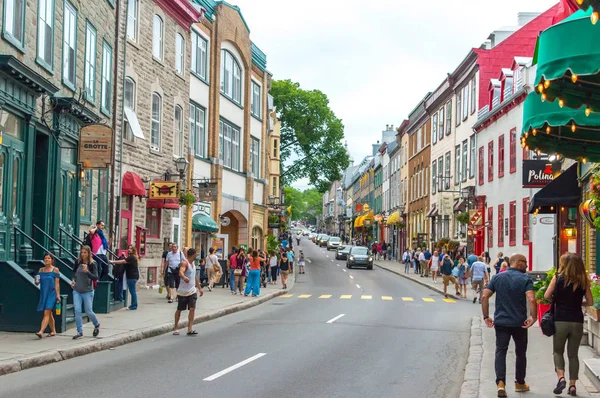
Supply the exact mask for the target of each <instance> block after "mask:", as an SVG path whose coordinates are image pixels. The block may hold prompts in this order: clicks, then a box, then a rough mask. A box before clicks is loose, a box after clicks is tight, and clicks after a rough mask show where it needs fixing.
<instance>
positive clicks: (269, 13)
mask: <svg viewBox="0 0 600 398" xmlns="http://www.w3.org/2000/svg"><path fill="white" fill-rule="evenodd" d="M229 1H230V2H231V3H232V4H236V5H238V6H239V7H240V8H241V11H242V14H243V15H244V18H245V19H246V22H247V23H248V26H249V27H250V38H251V39H252V41H253V42H254V43H255V44H256V45H257V46H258V47H260V49H261V50H263V51H264V52H265V53H266V54H267V69H268V70H269V71H270V72H271V73H272V74H273V78H274V79H278V80H280V79H291V80H292V81H296V82H298V83H300V86H301V87H302V88H305V89H318V90H321V91H323V92H324V93H325V94H326V95H327V96H328V97H329V100H330V107H331V108H332V110H333V111H334V112H335V114H336V115H337V116H338V117H339V118H341V119H342V122H343V123H344V126H345V139H346V141H347V142H348V148H349V151H350V155H351V156H352V158H353V159H354V161H355V164H358V163H360V161H361V160H362V159H363V158H364V157H365V156H367V155H369V154H370V152H371V144H372V143H375V142H377V140H381V132H382V131H383V130H384V129H385V126H386V125H388V124H392V125H394V127H397V126H398V125H400V123H401V122H402V120H404V119H406V118H408V114H409V113H410V111H411V110H412V109H414V108H415V107H416V106H417V105H418V103H419V101H420V100H421V99H422V98H423V96H424V95H425V94H426V93H427V92H429V91H433V90H434V89H435V88H437V87H438V85H439V84H440V83H441V82H442V81H443V80H444V78H445V76H446V74H447V73H449V72H452V71H453V70H454V69H455V68H456V67H457V66H458V64H459V63H460V62H461V61H462V60H463V59H464V58H465V56H466V55H467V54H468V52H469V50H470V49H471V48H473V47H479V46H480V45H481V44H482V43H483V42H484V41H485V40H486V39H487V37H488V36H489V34H490V33H491V32H492V31H494V30H495V29H497V28H500V27H502V26H514V25H517V14H518V13H519V12H543V11H545V10H547V9H548V8H550V7H552V6H553V5H554V4H556V3H558V0H528V1H523V0H503V1H501V2H500V1H489V0H487V1H486V0H460V1H448V0H429V1H408V0H371V1H366V2H365V1H357V0H303V1H298V0H229ZM293 185H294V186H295V187H296V188H300V189H305V188H307V187H308V181H306V180H302V181H298V182H296V183H295V184H293Z"/></svg>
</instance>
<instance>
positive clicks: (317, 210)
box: [284, 187, 323, 223]
mask: <svg viewBox="0 0 600 398" xmlns="http://www.w3.org/2000/svg"><path fill="white" fill-rule="evenodd" d="M284 189H285V207H286V209H287V208H288V207H289V206H292V215H291V219H292V220H305V219H308V220H309V221H311V222H313V223H316V218H317V216H319V215H320V214H321V213H323V196H322V194H321V193H319V191H317V190H316V189H315V188H311V189H307V190H305V191H300V190H298V189H296V188H292V187H285V188H284ZM286 211H287V210H286Z"/></svg>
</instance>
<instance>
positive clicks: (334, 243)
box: [327, 236, 342, 251]
mask: <svg viewBox="0 0 600 398" xmlns="http://www.w3.org/2000/svg"><path fill="white" fill-rule="evenodd" d="M341 244H342V240H341V239H340V238H339V237H337V236H332V237H330V238H329V240H328V241H327V251H329V250H332V249H333V250H335V249H337V248H338V247H339V246H340V245H341Z"/></svg>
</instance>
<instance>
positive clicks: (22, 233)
mask: <svg viewBox="0 0 600 398" xmlns="http://www.w3.org/2000/svg"><path fill="white" fill-rule="evenodd" d="M13 233H14V238H15V242H16V241H17V236H18V235H17V234H21V235H22V236H23V237H24V238H26V239H27V240H28V241H29V242H30V243H32V244H34V245H35V246H36V247H38V248H39V249H41V250H43V251H44V253H52V252H51V251H50V250H48V249H47V248H46V247H44V245H42V244H41V243H39V242H38V241H36V240H35V239H33V238H32V237H31V236H29V235H27V234H26V233H25V232H24V231H23V230H22V229H21V228H19V227H17V226H13ZM14 260H15V263H17V250H15V258H14ZM54 260H55V261H58V262H59V263H61V264H62V265H64V266H65V267H67V268H69V269H73V267H71V266H70V265H69V264H67V263H65V262H64V261H63V260H61V259H60V258H59V257H57V256H54Z"/></svg>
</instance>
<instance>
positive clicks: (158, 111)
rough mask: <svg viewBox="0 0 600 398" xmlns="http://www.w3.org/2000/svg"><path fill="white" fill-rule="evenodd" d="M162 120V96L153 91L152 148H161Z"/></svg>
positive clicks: (157, 149)
mask: <svg viewBox="0 0 600 398" xmlns="http://www.w3.org/2000/svg"><path fill="white" fill-rule="evenodd" d="M161 120H162V98H161V97H160V95H158V94H157V93H152V124H151V132H150V149H152V150H154V151H159V150H160V133H161Z"/></svg>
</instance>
